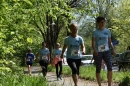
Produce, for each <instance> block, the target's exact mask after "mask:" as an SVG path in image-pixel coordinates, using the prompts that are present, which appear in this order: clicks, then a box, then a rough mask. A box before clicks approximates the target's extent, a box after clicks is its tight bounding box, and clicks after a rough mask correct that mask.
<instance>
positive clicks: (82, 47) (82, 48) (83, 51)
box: [81, 44, 85, 54]
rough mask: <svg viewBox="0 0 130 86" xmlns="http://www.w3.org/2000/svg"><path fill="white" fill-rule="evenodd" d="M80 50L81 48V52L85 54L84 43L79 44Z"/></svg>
mask: <svg viewBox="0 0 130 86" xmlns="http://www.w3.org/2000/svg"><path fill="white" fill-rule="evenodd" d="M81 50H82V54H85V46H84V44H81Z"/></svg>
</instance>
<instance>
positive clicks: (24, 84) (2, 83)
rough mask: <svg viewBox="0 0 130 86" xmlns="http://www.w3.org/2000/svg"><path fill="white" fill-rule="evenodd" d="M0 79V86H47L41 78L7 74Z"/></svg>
mask: <svg viewBox="0 0 130 86" xmlns="http://www.w3.org/2000/svg"><path fill="white" fill-rule="evenodd" d="M0 74H1V77H0V86H48V84H47V83H46V80H45V79H44V78H43V77H42V76H39V77H35V76H29V75H24V74H13V73H7V74H6V75H2V73H0Z"/></svg>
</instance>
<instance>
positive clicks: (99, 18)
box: [96, 16, 105, 22]
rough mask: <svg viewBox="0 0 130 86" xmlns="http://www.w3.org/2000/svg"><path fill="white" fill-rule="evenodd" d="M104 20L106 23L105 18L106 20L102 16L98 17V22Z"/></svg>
mask: <svg viewBox="0 0 130 86" xmlns="http://www.w3.org/2000/svg"><path fill="white" fill-rule="evenodd" d="M102 20H104V21H105V18H104V17H101V16H98V17H97V18H96V22H100V21H102Z"/></svg>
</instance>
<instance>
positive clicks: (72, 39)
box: [61, 24, 85, 86]
mask: <svg viewBox="0 0 130 86" xmlns="http://www.w3.org/2000/svg"><path fill="white" fill-rule="evenodd" d="M69 28H70V31H71V35H70V36H68V37H66V39H65V42H64V46H63V50H62V55H61V58H63V57H64V52H65V50H66V48H67V55H66V58H67V63H68V65H69V67H70V68H71V70H72V78H73V81H74V84H75V86H77V85H78V78H79V68H80V65H81V52H80V46H81V50H82V54H85V47H84V41H83V39H82V37H81V36H78V35H77V32H78V26H77V25H76V24H71V25H70V26H69Z"/></svg>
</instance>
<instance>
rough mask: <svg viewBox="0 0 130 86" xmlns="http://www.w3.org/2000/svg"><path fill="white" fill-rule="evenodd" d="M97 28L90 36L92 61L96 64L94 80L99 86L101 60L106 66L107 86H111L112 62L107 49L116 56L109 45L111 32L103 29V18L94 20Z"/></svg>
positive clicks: (110, 44)
mask: <svg viewBox="0 0 130 86" xmlns="http://www.w3.org/2000/svg"><path fill="white" fill-rule="evenodd" d="M96 22H97V25H98V28H97V29H96V30H94V31H93V34H92V48H93V50H94V60H95V62H96V78H97V82H98V84H99V86H101V78H100V71H101V63H102V59H103V60H104V61H105V63H106V65H107V70H108V73H107V78H108V86H111V82H112V60H111V53H110V49H109V47H111V48H112V52H113V55H116V53H115V51H114V47H113V45H112V43H111V32H110V30H108V29H107V28H105V27H104V26H105V18H104V17H97V19H96Z"/></svg>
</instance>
